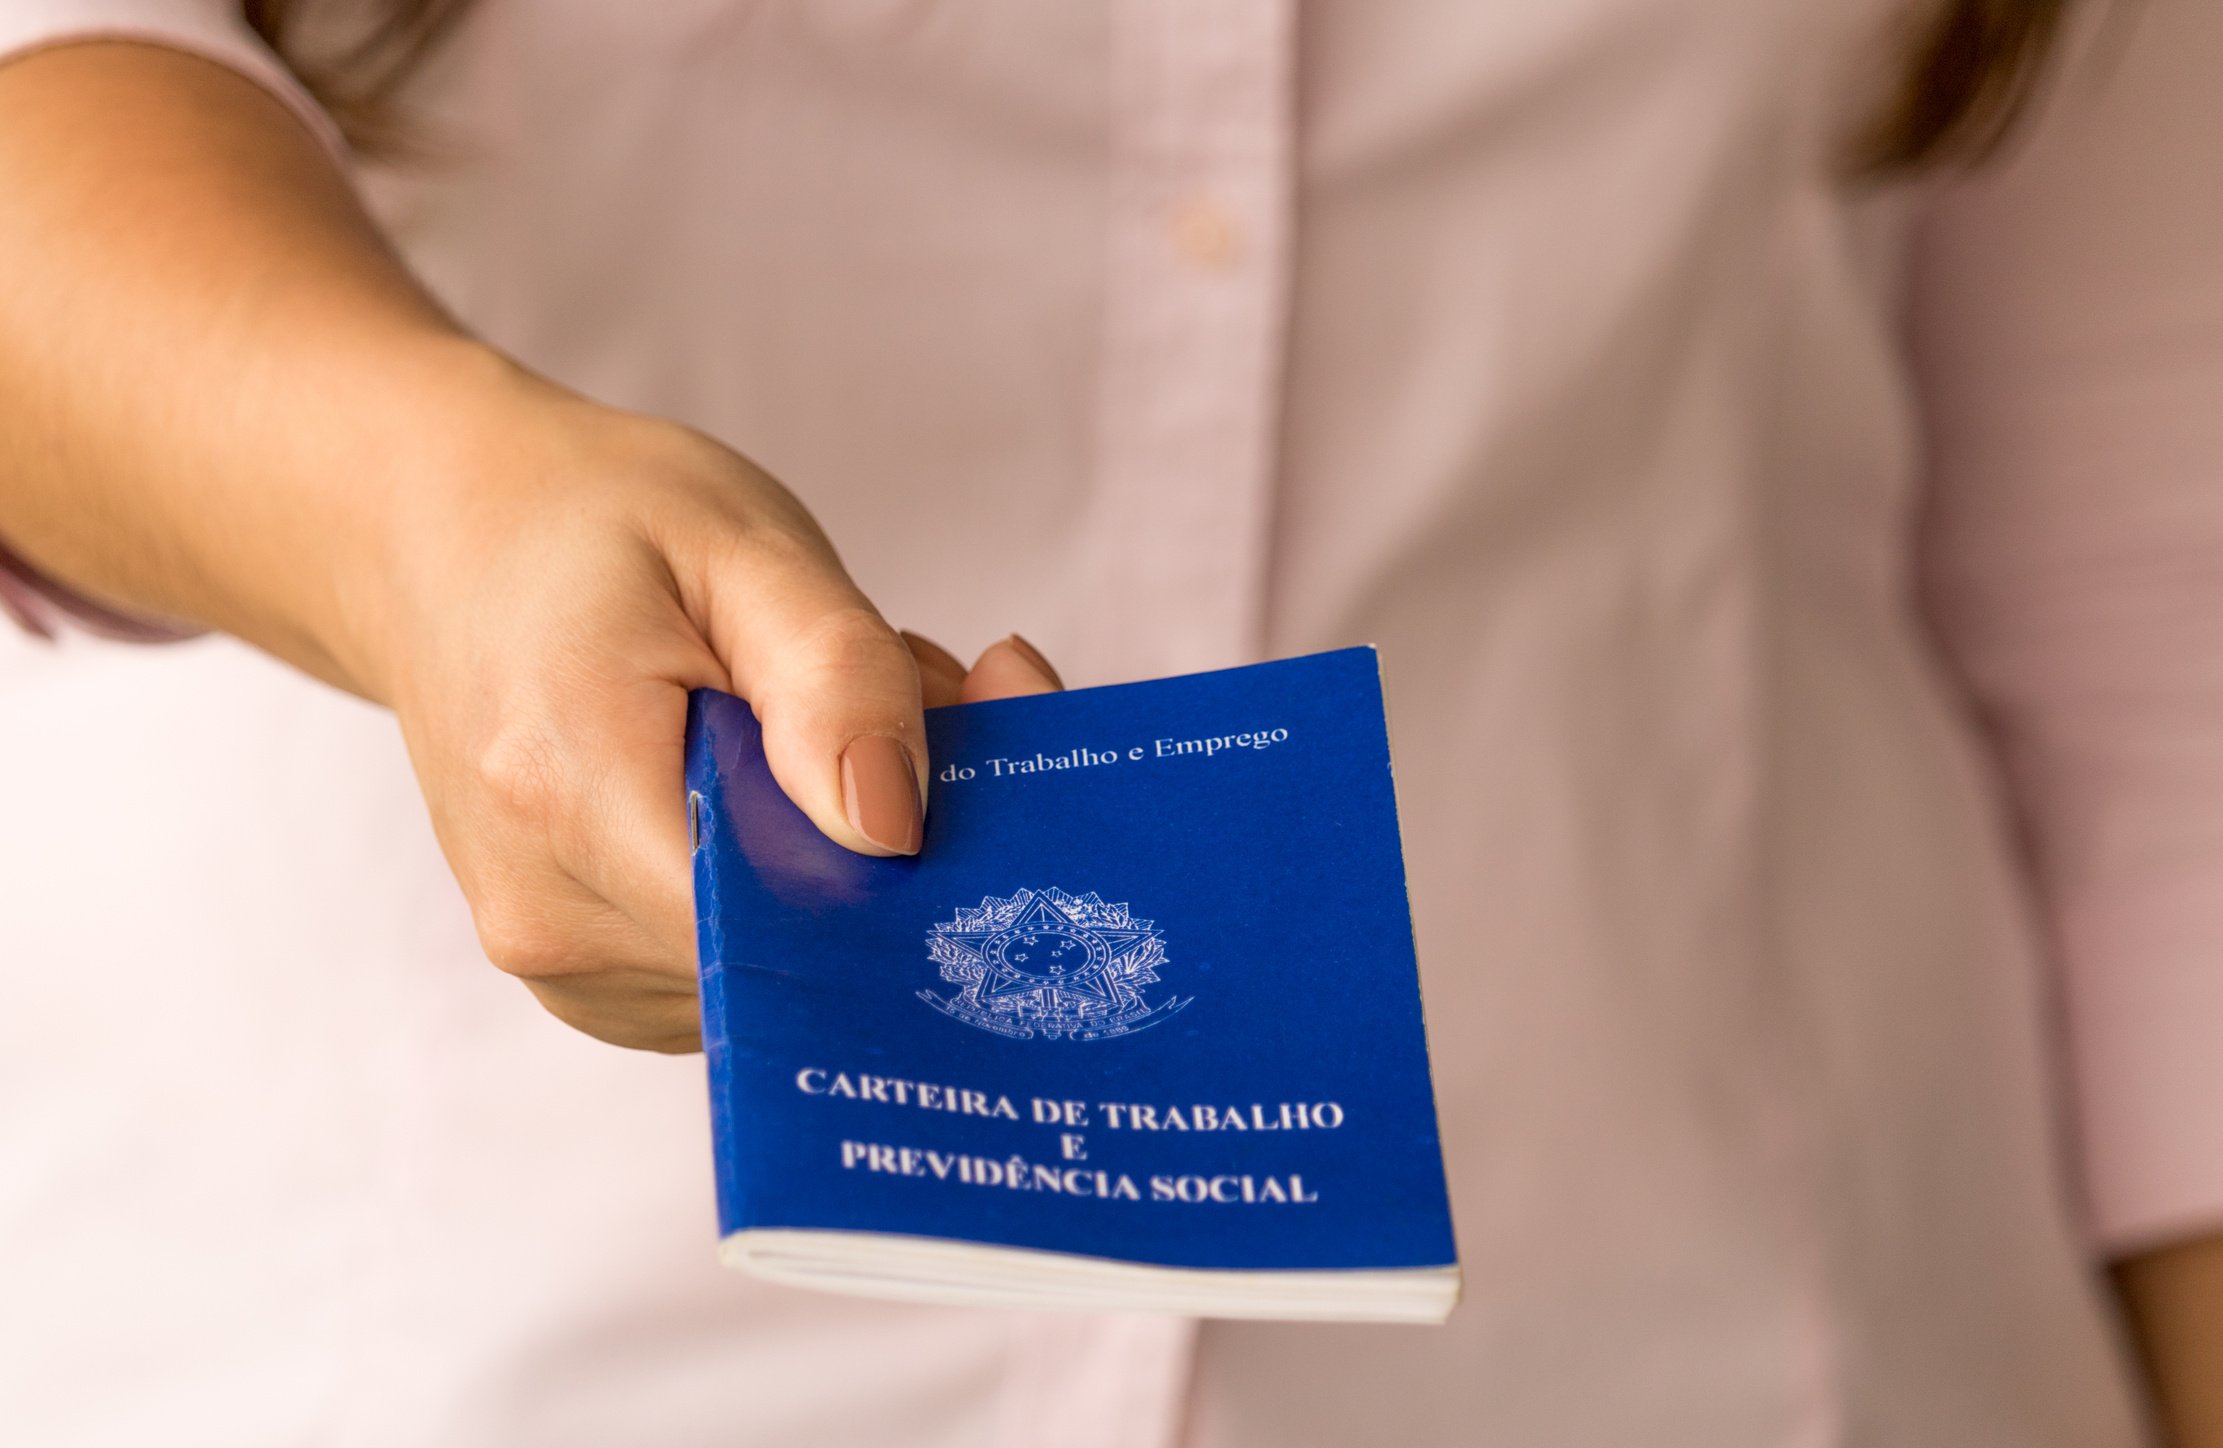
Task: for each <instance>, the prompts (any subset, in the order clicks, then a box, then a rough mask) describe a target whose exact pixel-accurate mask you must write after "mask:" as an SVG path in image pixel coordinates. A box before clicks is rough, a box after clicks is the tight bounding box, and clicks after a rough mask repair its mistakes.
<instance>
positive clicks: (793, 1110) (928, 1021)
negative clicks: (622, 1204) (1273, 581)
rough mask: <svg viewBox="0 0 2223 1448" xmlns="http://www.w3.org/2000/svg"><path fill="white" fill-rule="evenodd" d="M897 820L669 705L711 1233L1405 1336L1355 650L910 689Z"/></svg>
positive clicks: (742, 1260)
mask: <svg viewBox="0 0 2223 1448" xmlns="http://www.w3.org/2000/svg"><path fill="white" fill-rule="evenodd" d="M926 733H927V740H928V746H929V749H930V752H931V767H932V773H933V783H932V786H931V788H930V790H929V793H928V799H927V809H926V834H925V841H924V844H923V846H922V848H921V849H920V851H919V853H918V855H917V856H916V857H914V858H907V859H872V858H867V857H865V856H862V855H855V854H851V853H850V852H848V851H847V850H844V849H842V848H840V847H839V846H837V845H835V844H833V843H832V842H830V841H828V840H827V839H826V838H825V837H824V836H822V835H821V834H819V833H818V831H817V830H816V829H815V828H813V827H812V825H811V824H810V822H809V821H808V820H807V819H806V818H805V817H804V816H803V814H802V812H801V811H799V810H797V809H796V808H795V807H794V805H792V804H791V803H789V802H788V800H787V798H786V796H785V795H783V794H782V793H781V792H780V789H779V787H778V785H777V784H775V783H774V782H773V780H772V776H771V774H770V772H769V771H768V770H767V768H766V766H765V762H764V755H763V750H762V741H761V735H760V733H759V731H758V728H757V723H756V720H755V718H754V716H753V715H752V714H751V713H750V711H749V707H748V705H747V704H745V703H743V702H742V701H741V700H739V699H736V698H733V697H731V696H729V695H725V694H719V693H714V692H708V691H703V692H698V693H697V694H696V695H695V697H694V700H693V707H692V710H691V716H690V719H689V723H688V738H687V780H688V789H689V810H690V816H691V819H692V820H693V829H694V832H695V902H696V913H697V916H698V920H699V926H700V955H701V964H702V1014H703V1045H704V1049H705V1051H706V1053H707V1055H708V1058H709V1072H710V1089H711V1104H712V1120H713V1124H714V1134H715V1138H716V1139H715V1142H714V1146H715V1149H716V1153H717V1183H718V1213H719V1224H720V1232H721V1235H722V1238H723V1242H722V1246H721V1256H722V1257H723V1259H724V1260H725V1261H727V1262H728V1263H730V1264H732V1265H735V1266H738V1267H743V1268H746V1269H748V1270H750V1271H753V1272H756V1273H758V1274H760V1275H763V1276H765V1277H769V1278H773V1279H776V1280H779V1281H784V1282H789V1283H797V1284H803V1285H809V1286H815V1287H822V1288H831V1289H835V1290H847V1291H855V1292H864V1293H872V1294H877V1295H881V1296H888V1297H905V1298H915V1299H922V1300H930V1301H938V1302H962V1303H981V1304H996V1305H1009V1306H1028V1307H1045V1306H1065V1307H1082V1308H1103V1309H1111V1308H1120V1309H1142V1310H1151V1309H1155V1310H1162V1311H1169V1312H1181V1313H1189V1314H1194V1315H1199V1316H1249V1317H1279V1318H1326V1319H1343V1320H1384V1321H1421V1322H1426V1321H1440V1320H1442V1318H1443V1317H1444V1316H1445V1315H1447V1314H1448V1313H1449V1312H1450V1310H1451V1306H1452V1304H1453V1302H1454V1301H1455V1300H1456V1299H1457V1296H1458V1290H1459V1275H1458V1263H1457V1255H1456V1252H1455V1249H1454V1247H1453V1244H1452V1235H1451V1217H1450V1211H1449V1205H1448V1202H1447V1200H1446V1197H1445V1190H1444V1172H1443V1157H1442V1150H1441V1147H1440V1145H1439V1143H1438V1141H1437V1135H1436V1112H1435V1103H1434V1099H1433V1095H1432V1092H1431V1087H1430V1082H1429V1075H1428V1053H1427V1043H1426V1039H1425V1036H1424V1034H1423V1030H1422V1023H1421V1006H1420V985H1419V979H1418V974H1417V971H1416V968H1415V964H1414V959H1413V937H1412V923H1411V919H1410V916H1409V914H1408V911H1407V908H1406V903H1405V875H1404V860H1403V856H1402V853H1401V851H1400V848H1399V843H1398V834H1397V810H1396V799H1395V796H1394V793H1393V791H1392V788H1391V780H1390V762H1389V743H1388V736H1387V731H1386V729H1385V727H1384V723H1383V716H1382V695H1381V686H1380V677H1379V673H1378V668H1377V664H1376V659H1375V654H1374V651H1373V650H1372V649H1345V650H1342V651H1339V652H1336V653H1328V654H1319V655H1315V656H1313V657H1310V658H1300V659H1290V660H1287V661H1284V662H1280V663H1269V664H1258V665H1254V666H1251V667H1249V668H1240V669H1228V670H1224V671H1221V672H1217V673H1209V674H1195V675H1190V676H1188V677H1184V678H1174V679H1159V680H1154V681H1151V682H1148V683H1139V684H1121V685H1115V686H1112V687H1109V688H1099V689H1079V690H1074V691H1071V692H1068V693H1062V694H1044V695H1037V696H1034V697H1030V698H1023V699H1008V700H999V701H995V702H990V703H983V704H969V705H959V706H957V707H954V708H947V709H934V710H929V711H928V712H927V715H926Z"/></svg>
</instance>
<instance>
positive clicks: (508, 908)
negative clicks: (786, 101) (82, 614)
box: [0, 43, 1056, 1050]
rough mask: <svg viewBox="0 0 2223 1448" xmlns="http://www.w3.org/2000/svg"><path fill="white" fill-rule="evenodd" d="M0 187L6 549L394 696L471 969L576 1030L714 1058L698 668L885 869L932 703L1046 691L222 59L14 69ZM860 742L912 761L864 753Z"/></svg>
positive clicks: (346, 684) (0, 102)
mask: <svg viewBox="0 0 2223 1448" xmlns="http://www.w3.org/2000/svg"><path fill="white" fill-rule="evenodd" d="M0 195H4V196H5V197H6V198H7V202H6V204H5V205H4V206H0V536H4V537H6V538H7V540H8V541H9V543H10V544H11V545H12V546H13V547H14V548H15V549H16V550H17V551H18V552H20V553H21V554H22V555H23V556H24V557H25V558H26V559H27V560H28V561H30V562H31V563H32V564H33V565H34V566H36V567H38V568H40V569H41V570H42V571H44V572H46V573H47V574H48V575H49V576H51V577H53V578H55V579H58V580H60V581H62V582H64V583H67V584H69V585H71V586H73V587H76V588H78V589H79V590H81V591H83V592H85V593H87V594H89V595H91V596H94V597H96V598H99V599H101V600H103V601H106V602H109V603H112V604H115V605H118V606H120V607H123V608H126V609H130V610H134V611H137V612H140V613H145V614H152V615H155V616H159V617H166V618H172V619H177V620H181V621H185V622H190V623H193V624H198V625H202V626H206V627H210V628H216V629H221V630H224V631H227V632H230V633H233V634H236V635H238V636H239V637H240V638H242V639H245V640H247V641H248V642H250V643H253V644H256V645H258V646H260V647H262V648H264V649H266V650H268V651H269V652H271V653H273V654H275V655H277V656H278V657H280V658H282V659H285V660H288V661H289V662H291V663H293V664H295V665H298V666H299V667H301V668H302V669H304V670H306V671H308V672H309V673H311V674H314V675H316V676H317V677H318V678H321V679H324V680H326V681H328V682H330V683H332V684H335V685H337V686H339V687H341V688H343V689H348V690H351V691H353V692H354V693H357V694H360V695H362V696H363V697H365V698H368V699H371V700H374V701H376V702H378V703H381V704H385V705H387V706H389V707H390V708H392V710H393V711H394V714H395V716H396V717H397V718H398V720H399V721H400V724H401V731H402V735H403V738H404V739H405V740H406V741H407V744H408V747H409V753H410V758H411V760H412V762H413V763H414V765H415V767H416V772H417V777H418V780H419V782H420V784H421V785H422V786H423V790H424V796H425V802H426V804H427V806H428V807H429V808H430V810H431V814H432V820H433V824H434V827H435V829H436V831H437V833H438V835H439V839H440V844H441V847H442V849H443V850H444V851H445V852H446V855H447V859H448V863H449V865H450V866H451V867H452V868H453V870H454V872H455V876H456V879H457V880H458V882H459V883H460V884H461V885H462V888H463V892H464V894H465V895H466V896H467V897H468V899H469V901H470V904H471V910H472V915H473V918H474V920H475V921H476V923H477V926H478V933H479V938H480V942H481V944H482V945H483V946H484V947H485V949H486V952H487V955H488V957H489V958H490V959H491V960H492V961H493V962H494V964H496V965H497V966H499V967H501V968H502V969H504V970H506V971H509V972H510V973H511V974H513V975H516V976H518V977H519V978H521V979H522V980H523V981H524V982H525V984H526V985H527V986H528V987H530V988H531V990H532V991H533V993H534V994H535V995H536V996H537V997H539V999H540V1001H541V1003H542V1004H543V1005H545V1006H546V1007H547V1008H548V1009H549V1010H551V1011H553V1012H554V1013H555V1014H556V1015H557V1016H559V1017H561V1018H562V1019H563V1020H565V1021H567V1022H569V1023H570V1024H572V1025H574V1026H576V1027H578V1028H579V1029H581V1030H583V1031H587V1032H589V1033H590V1034H592V1035H595V1036H598V1037H600V1038H602V1039H604V1040H607V1041H612V1042H615V1043H618V1044H620V1045H627V1046H639V1047H647V1048H652V1049H657V1050H691V1049H694V1047H695V1045H696V1041H697V1035H696V1030H697V1012H696V1000H695V984H694V946H693V939H692V937H693V928H694V927H693V919H694V910H693V904H692V901H691V898H690V878H691V876H690V872H689V869H688V858H687V855H688V851H687V839H686V827H685V809H684V806H683V803H682V797H681V787H680V778H681V773H682V769H681V753H680V751H681V738H682V733H683V723H684V719H685V710H686V696H687V690H688V689H689V688H692V687H698V686H708V687H713V688H720V689H727V690H731V691H733V692H735V693H739V694H741V695H743V696H744V697H746V698H748V699H749V700H750V701H751V703H752V704H753V706H754V707H755V709H756V711H757V713H758V715H759V717H760V718H761V719H762V721H763V724H764V741H765V753H766V756H767V758H768V760H769V763H770V765H771V768H772V772H773V775H774V776H775V777H776V778H777V779H778V780H779V782H780V784H781V787H782V788H784V789H785V790H786V792H787V793H788V795H789V796H790V797H791V798H792V799H794V801H795V802H796V804H797V805H799V806H800V807H801V808H802V809H803V810H804V812H805V813H807V814H808V815H809V816H810V817H811V819H812V820H813V821H814V822H816V823H817V824H818V826H819V827H820V828H821V829H823V830H824V831H825V832H826V833H827V835H828V836H830V837H831V838H833V839H834V840H836V841H838V842H839V843H841V844H843V845H846V846H848V847H849V848H851V849H855V850H859V851H863V852H866V853H872V854H887V853H895V852H899V851H902V850H904V849H907V848H915V842H914V840H913V838H911V837H909V836H908V835H907V832H906V829H905V828H904V826H906V825H908V824H909V823H910V822H912V821H915V819H916V817H917V813H918V810H919V808H920V801H921V800H922V799H923V797H924V789H925V780H926V778H927V771H928V770H929V768H930V762H929V760H928V759H927V752H926V742H925V738H924V733H923V726H922V721H921V717H920V711H921V708H922V707H923V706H924V705H925V704H928V703H947V702H951V701H952V700H953V699H955V698H956V697H959V696H963V697H967V698H977V697H986V696H988V695H992V694H1013V693H1029V692H1037V691H1041V690H1045V689H1050V688H1054V687H1056V676H1055V675H1054V674H1053V673H1052V672H1050V670H1049V669H1048V667H1047V666H1046V665H1045V664H1043V663H1042V662H1041V660H1040V657H1039V655H1035V654H1034V653H1033V652H1032V650H1030V649H1028V648H1026V647H1025V646H1023V645H1021V644H1017V643H1012V642H1007V643H1005V644H1001V645H998V646H995V647H993V648H991V649H990V650H989V651H988V652H987V654H985V655H983V657H982V658H981V660H980V662H979V663H978V664H977V665H976V666H975V667H974V669H973V670H972V671H971V673H970V674H969V675H968V674H966V672H965V671H963V670H962V669H959V668H958V667H957V666H956V664H955V661H954V660H952V659H951V658H950V657H949V655H948V654H947V653H946V652H944V651H943V650H941V649H939V648H937V647H934V646H932V645H928V644H924V643H923V642H921V643H919V644H918V645H916V646H915V647H914V645H912V644H911V643H909V642H907V641H906V639H905V638H903V637H902V636H900V635H899V634H898V633H897V632H896V630H894V629H893V628H891V627H889V625H888V624H887V623H886V621H884V620H883V619H882V618H881V617H880V614H879V613H878V611H877V610H875V609H874V608H873V606H872V604H871V602H870V601H869V600H868V599H866V598H865V597H864V595H863V594H862V593H860V592H859V591H858V590H857V588H856V585H855V584H853V583H852V582H851V581H850V579H849V577H848V575H847V574H846V573H845V572H843V570H842V567H841V563H840V561H839V560H838V559H837V558H836V556H835V554H834V551H833V548H832V547H831V545H829V544H828V542H827V540H826V538H825V536H824V535H823V534H822V533H821V532H820V531H819V529H818V526H817V524H816V523H814V522H813V521H812V520H811V518H810V515H809V514H808V513H807V512H806V511H805V510H804V508H803V507H802V505H801V504H800V503H798V502H797V501H796V500H795V498H794V497H793V495H791V494H790V493H789V492H788V491H787V490H786V489H785V488H783V487H781V486H780V485H779V483H777V482H776V481H774V480H773V479H772V478H771V477H769V476H767V475H766V474H765V473H764V472H763V471H762V470H761V469H759V468H757V467H756V466H754V465H753V464H751V463H750V462H749V461H748V460H747V459H746V458H743V457H741V456H740V455H738V454H736V453H734V452H733V451H731V450H730V449H728V448H726V447H724V446H722V445H720V444H719V443H717V442H715V441H713V440H711V439H709V438H707V437H704V436H702V435H700V434H698V433H695V432H691V431H689V430H687V429H685V428H682V427H680V426H677V425H676V424H673V423H670V422H666V421H663V420H661V419H657V418H652V417H643V416H638V415H634V414H629V413H624V412H620V411H617V410H615V409H612V408H608V407H604V406H601V405H599V404H596V403H594V402H592V401H589V400H587V399H585V398H581V397H579V396H576V395H574V394H572V393H569V392H566V391H565V390H563V389H562V388H559V387H557V386H555V385H553V384H552V383H549V382H547V381H546V380H544V379H541V378H538V377H535V376H533V375H532V374H531V373H529V372H527V371H526V370H525V369H523V368H521V367H519V366H518V365H516V364H515V363H514V362H512V361H510V360H509V359H507V358H505V357H503V356H501V355H500V354H499V353H497V352H495V351H494V350H493V349H491V348H490V347H488V346H486V345H485V344H483V343H482V342H480V341H478V340H477V339H475V338H473V337H471V336H470V335H469V334H468V333H466V332H465V331H464V330H463V329H462V328H461V327H460V326H458V325H457V324H456V323H455V322H454V321H453V320H452V319H450V318H449V317H447V316H445V315H444V314H443V313H442V312H441V310H440V309H439V307H438V306H436V305H435V304H434V303H433V302H432V301H431V300H430V299H429V298H428V297H427V296H426V294H425V293H424V292H423V290H422V289H421V288H420V287H418V285H417V284H416V283H415V281H414V280H412V278H411V277H410V276H409V274H408V272H407V271H406V270H405V269H404V268H403V267H402V265H401V264H400V263H399V262H398V261H397V260H396V258H395V257H394V255H393V253H392V252H391V250H390V249H389V248H388V247H387V246H386V244H385V243H384V241H383V240H382V239H381V238H380V236H379V235H378V233H377V231H376V229H375V228H374V227H373V226H372V224H371V222H370V221H369V219H368V218H367V217H366V216H365V215H364V213H363V211H362V209H361V207H360V206H359V205H358V204H357V201H356V199H355V196H354V194H353V192H352V191H351V189H350V188H349V187H348V185H347V184H346V182H345V181H344V180H343V178H342V177H341V175H340V174H339V172H338V170H337V169H336V168H335V167H334V166H333V165H332V164H331V162H330V160H329V159H328V157H327V156H326V155H325V153H324V152H323V151H322V150H321V149H320V148H319V147H318V146H317V144H316V143H315V141H314V140H313V139H312V138H311V137H310V136H309V135H308V134H307V132H306V131H305V130H304V129H303V128H302V127H301V125H300V124H299V123H298V122H297V121H296V120H295V119H294V118H293V117H292V116H291V115H290V114H289V113H288V112H286V111H285V110H284V108H283V107H282V106H280V105H279V104H278V103H277V102H276V101H274V100H272V99H271V98H270V97H269V96H267V95H266V94H264V93H263V92H262V91H261V90H260V89H259V88H257V87H256V86H254V85H252V84H250V83H248V82H246V81H244V80H241V79H240V78H238V77H237V76H234V75H232V74H231V73H229V72H228V71H225V70H223V69H221V68H219V67H217V66H214V65H211V64H209V63H207V62H204V61H200V60H197V59H194V58H191V57H187V56H184V55H180V54H177V53H174V52H171V51H166V50H161V49H158V48H154V47H146V46H136V45H129V44H114V43H110V44H87V45H79V46H69V47H63V48H59V49H55V50H51V51H46V52H41V53H38V54H34V55H32V56H30V57H28V58H25V59H23V60H22V61H20V62H18V63H16V64H12V65H9V66H7V67H5V68H0ZM888 741H892V745H891V744H890V743H889V742H888ZM860 742H861V744H862V747H864V748H866V749H870V748H872V747H873V746H874V745H877V748H878V749H879V750H880V751H881V755H882V757H883V759H892V768H887V767H883V768H880V769H878V770H870V769H866V768H863V767H859V768H858V769H856V770H854V771H845V770H844V769H843V759H844V755H845V751H852V746H856V745H859V744H860ZM894 749H900V750H901V751H903V753H902V754H894V753H892V750H894ZM905 755H907V756H908V769H907V770H906V768H905V757H904V756H905ZM850 757H851V758H852V759H855V758H857V757H858V756H857V755H856V754H854V753H851V755H850ZM906 775H907V776H908V777H907V779H906ZM906 785H907V786H908V787H906ZM891 791H892V793H893V796H894V797H893V798H890V797H889V795H890V793H891ZM860 796H862V797H861V798H860ZM912 833H914V834H915V832H912Z"/></svg>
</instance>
